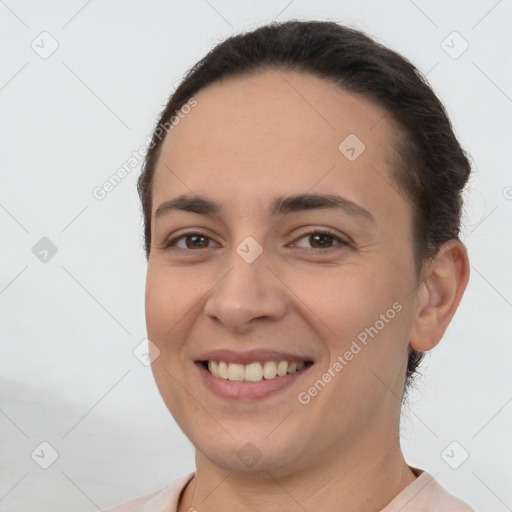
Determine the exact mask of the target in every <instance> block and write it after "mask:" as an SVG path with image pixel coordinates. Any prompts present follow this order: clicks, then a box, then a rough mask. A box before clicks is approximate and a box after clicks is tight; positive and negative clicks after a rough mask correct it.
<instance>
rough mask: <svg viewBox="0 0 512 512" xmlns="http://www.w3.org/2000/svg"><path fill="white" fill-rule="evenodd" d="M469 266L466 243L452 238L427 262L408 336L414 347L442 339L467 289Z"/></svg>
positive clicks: (421, 348)
mask: <svg viewBox="0 0 512 512" xmlns="http://www.w3.org/2000/svg"><path fill="white" fill-rule="evenodd" d="M469 268H470V265H469V260H468V255H467V250H466V247H465V246H464V244H463V243H462V242H460V241H459V240H455V239H454V240H449V241H448V242H445V243H444V244H443V245H442V246H441V248H440V250H439V252H438V254H437V256H436V257H435V258H434V259H433V260H432V261H431V262H429V264H428V268H427V269H426V277H425V278H424V280H423V282H422V283H421V284H420V286H419V288H418V292H417V305H416V315H415V320H414V324H413V327H412V330H411V334H410V337H409V344H410V346H411V347H412V348H413V349H415V350H417V351H419V352H425V351H428V350H431V349H432V348H434V347H435V346H436V345H437V344H438V343H439V342H440V341H441V338H442V337H443V334H444V332H445V331H446V328H447V327H448V324H449V323H450V321H451V319H452V318H453V315H454V314H455V311H456V310H457V308H458V306H459V304H460V301H461V299H462V296H463V294H464V291H465V289H466V286H467V283H468V280H469Z"/></svg>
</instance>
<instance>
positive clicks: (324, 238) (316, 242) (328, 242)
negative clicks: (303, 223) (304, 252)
mask: <svg viewBox="0 0 512 512" xmlns="http://www.w3.org/2000/svg"><path fill="white" fill-rule="evenodd" d="M303 239H306V240H307V244H308V245H309V247H304V246H302V245H299V244H297V243H294V244H293V245H297V246H298V247H303V248H306V249H309V248H312V249H324V250H329V249H333V248H335V247H336V246H338V245H340V246H346V245H348V243H347V242H346V241H345V240H343V239H342V238H340V237H339V236H337V235H334V234H331V233H329V232H322V231H310V232H308V233H304V234H302V236H301V237H300V238H299V239H298V240H303ZM333 241H336V243H334V244H333Z"/></svg>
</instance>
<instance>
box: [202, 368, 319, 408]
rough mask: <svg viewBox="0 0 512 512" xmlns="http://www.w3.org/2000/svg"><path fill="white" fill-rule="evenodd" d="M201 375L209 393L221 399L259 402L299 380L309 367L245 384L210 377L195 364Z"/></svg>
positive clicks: (207, 372) (205, 370)
mask: <svg viewBox="0 0 512 512" xmlns="http://www.w3.org/2000/svg"><path fill="white" fill-rule="evenodd" d="M196 366H197V367H198V369H199V373H200V374H201V379H202V380H203V383H204V384H205V385H206V387H207V388H208V389H210V391H212V392H213V393H215V394H216V395H217V396H220V397H222V398H230V399H235V400H237V399H238V400H259V399H261V398H266V397H267V396H269V395H271V394H273V393H277V392H278V391H280V390H282V389H285V388H287V387H288V386H290V385H291V384H292V383H293V382H295V381H296V380H297V379H300V377H301V376H302V374H303V373H305V372H307V370H308V368H310V367H309V366H306V367H305V368H303V369H302V370H301V371H299V372H294V373H288V374H286V375H283V376H282V377H274V378H273V379H268V380H266V379H263V380H260V381H259V382H246V381H236V380H226V379H222V378H220V377H215V376H214V375H212V374H211V373H210V372H209V371H208V370H207V369H206V368H205V367H204V366H203V365H202V363H196Z"/></svg>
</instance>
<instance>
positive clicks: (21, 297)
mask: <svg viewBox="0 0 512 512" xmlns="http://www.w3.org/2000/svg"><path fill="white" fill-rule="evenodd" d="M290 18H303V19H306V18H316V19H333V20H335V21H339V22H344V23H347V24H349V25H351V26H353V27H358V28H361V29H363V30H365V31H367V32H368V33H369V34H370V35H372V36H374V37H376V38H377V39H379V40H380V41H382V42H383V43H385V44H387V45H389V46H390V47H392V48H394V49H396V50H398V51H399V52H400V53H402V54H403V55H405V56H406V57H408V58H409V59H411V60H412V61H413V62H414V63H415V64H416V65H417V66H418V67H419V68H420V69H421V70H422V71H423V72H424V73H427V74H428V79H429V81H430V83H431V84H432V86H433V88H434V90H435V91H436V92H437V94H438V95H439V96H440V98H441V100H442V101H443V102H444V103H445V105H446V106H447V109H448V112H449V115H450V117H451V118H452V121H453V123H454V127H455V130H456V133H457V134H458V136H459V138H460V141H461V143H462V144H463V146H464V147H465V148H466V149H467V150H468V151H469V152H470V153H471V155H472V156H473V159H474V175H473V177H472V179H471V182H470V188H469V191H468V194H467V208H466V211H465V217H464V221H465V228H464V232H463V240H464V241H465V243H466V244H467V246H468V249H469V253H470V258H471V263H472V275H471V279H470V282H469V286H468V289H467V292H466V294H465V297H464V299H463V301H462V304H461V306H460V308H459V311H458V312H457V314H456V316H455V319H454V320H453V322H452V323H451V325H450V327H449V328H448V331H447V333H446V336H445V338H444V340H443V341H442V342H441V344H440V345H439V346H438V347H436V348H435V349H434V350H433V351H432V352H431V353H429V357H427V360H426V361H425V364H424V365H423V366H422V368H423V372H424V377H423V378H422V379H421V381H420V382H419V383H418V389H417V391H416V392H415V393H413V395H412V397H411V403H410V407H409V408H407V409H404V417H403V422H402V429H403V430H402V444H403V449H404V453H405V456H406V460H407V461H408V462H409V464H411V465H414V466H417V467H420V468H423V469H426V470H427V471H429V472H430V473H432V474H433V475H435V477H436V478H437V479H438V481H440V482H441V484H442V485H444V486H445V487H446V488H448V489H449V490H450V492H452V493H453V494H456V495H457V496H459V497H461V498H462V499H464V500H465V501H467V502H468V503H469V504H470V505H471V506H473V507H474V508H475V509H477V510H478V511H480V512H485V511H491V510H492V511H493V512H501V511H506V510H512V486H511V485H510V484H511V480H512V478H511V475H512V443H511V441H510V431H511V428H510V427H511V423H512V421H511V420H512V389H511V383H510V371H511V359H512V358H511V354H512V344H511V343H510V341H511V335H510V328H511V327H512V322H511V313H512V309H511V308H512V292H511V291H510V290H511V289H512V272H510V254H511V252H512V237H511V230H510V225H511V222H510V221H511V219H512V188H511V187H512V172H511V167H510V148H511V141H512V129H511V123H510V119H511V115H512V99H511V97H512V74H511V73H510V55H511V54H512V38H511V36H510V26H511V22H512V3H511V2H510V1H509V0H508V1H507V0H502V1H496V0H485V1H471V2H469V1H462V0H460V1H456V2H445V1H444V0H443V1H440V0H437V1H430V2H427V1H426V0H415V1H414V2H413V1H412V0H400V1H399V0H396V1H393V2H379V1H377V0H375V1H361V0H351V1H348V0H346V1H343V2H335V1H320V2H319V1H317V2H315V3H313V2H306V1H300V0H294V1H291V2H290V0H283V1H273V2H270V1H263V2H255V1H243V2H235V1H234V0H231V1H230V0H208V1H207V0H192V1H190V2H177V1H168V2H164V1H157V0H151V1H145V2H142V1H120V0H111V1H103V2H102V1H100V0H92V1H88V2H86V1H84V0H73V1H67V2H64V1H60V2H59V1H47V2H36V1H25V2H22V1H15V0H6V1H0V24H1V25H0V26H1V36H0V37H1V39H0V44H1V55H2V65H1V68H0V108H1V114H0V115H1V117H0V119H1V150H2V151H1V155H2V158H1V164H0V166H1V176H2V181H1V187H0V227H1V234H2V236H1V242H0V243H1V247H0V326H1V339H0V342H1V359H0V370H1V388H0V398H1V408H0V442H1V446H0V457H1V459H0V510H1V511H2V512H8V511H9V512H11V511H18V510H23V511H26V510H34V509H37V510H39V511H41V512H45V511H52V512H54V511H55V510H64V509H65V510H76V511H84V512H87V511H94V510H98V509H103V508H106V507H107V506H112V505H114V504H116V503H119V502H122V501H125V500H128V499H130V498H133V497H136V496H140V495H142V494H145V493H149V492H152V491H154V490H156V489H159V488H161V487H163V486H164V485H167V484H168V483H169V482H170V481H172V480H174V479H175V478H177V477H178V476H181V475H184V474H186V473H188V472H189V471H192V470H193V469H194V459H193V449H192V446H191V444H190V443H189V442H188V440H187V439H186V438H185V436H184V435H183V434H182V433H181V431H180V430H179V429H178V428H177V426H176V425H175V424H174V421H173V419H172V417H171V416H170V414H169V413H168V411H167V409H166V407H165V405H164V404H163V402H162V400H161V398H160V395H159V394H158V391H157V389H156V386H155V384H154V382H153V379H152V375H151V372H150V369H149V368H148V367H146V366H144V365H143V364H142V363H141V362H139V360H138V359H137V358H136V357H135V356H134V354H133V350H134V349H135V347H137V346H138V345H139V344H140V343H141V341H142V340H144V338H145V322H144V280H145V268H146V263H145V259H144V254H143V250H142V238H141V232H142V222H141V215H140V207H139V202H138V197H137V194H136V190H135V182H136V178H137V176H138V174H139V171H140V165H138V166H137V167H136V168H135V169H134V170H133V171H132V172H131V173H130V174H129V175H128V176H127V177H126V178H125V179H124V180H123V181H122V182H121V183H120V184H119V185H118V186H117V187H116V188H115V189H114V190H113V191H111V192H110V193H109V194H108V195H107V197H105V199H103V200H97V199H95V198H94V197H93V195H92V191H93V189H94V188H95V187H97V186H101V185H102V184H103V183H104V182H105V181H106V180H107V179H108V178H109V177H110V176H111V175H112V174H113V173H114V172H115V171H116V170H117V169H118V168H119V167H121V166H122V165H123V164H125V163H126V162H127V161H128V159H129V158H130V156H131V155H132V153H133V151H135V150H137V149H138V148H140V147H141V146H142V145H143V144H145V143H146V140H147V137H148V135H149V134H150V131H151V128H152V127H153V125H154V122H155V121H156V117H157V115H158V114H159V112H160V110H161V108H162V107H163V105H164V104H165V102H166V100H167V98H168V95H169V93H170V92H171V90H172V89H173V83H174V82H175V81H176V80H178V79H179V78H180V77H181V76H182V74H183V73H184V72H185V71H186V70H187V69H188V68H189V67H190V66H191V65H192V64H194V63H195V62H196V61H197V60H198V59H199V58H201V57H202V56H203V55H204V54H205V53H206V52H207V51H208V50H209V49H210V48H211V47H212V46H213V45H214V44H216V43H217V42H219V41H220V40H221V39H223V38H225V37H227V36H229V35H231V34H233V33H238V32H240V31H242V30H244V29H248V28H252V27H256V26H257V25H259V24H261V23H263V22H268V21H270V20H272V19H276V20H286V19H290ZM44 31H46V32H48V33H49V34H50V35H51V37H49V36H45V35H43V36H40V34H41V33H42V32H44ZM453 31H457V32H458V33H459V34H460V36H462V38H464V40H465V41H467V43H468V44H469V47H468V49H467V50H466V51H465V52H464V53H462V54H461V55H460V56H458V58H453V56H454V54H457V53H459V52H460V50H461V49H463V46H462V45H463V44H464V42H463V40H462V39H461V38H459V37H458V36H456V35H455V36H454V35H453V34H452V32H453ZM447 37H448V39H447ZM51 38H53V39H55V40H56V41H57V42H58V45H59V46H58V48H57V50H56V51H55V52H54V53H53V54H52V55H51V56H49V57H48V58H46V59H43V58H42V57H41V56H40V53H41V52H43V53H44V51H48V50H49V49H51V44H52V40H51ZM443 41H445V43H443ZM32 45H33V46H34V47H35V48H37V49H38V51H39V52H40V53H37V52H36V51H35V50H34V49H33V48H32ZM450 47H451V49H449V48H450ZM445 50H447V51H450V52H451V53H452V56H450V55H449V54H448V53H447V52H446V51H445ZM42 237H48V238H49V239H50V240H51V241H52V242H53V244H55V245H56V246H57V248H58V252H57V254H56V255H55V256H53V257H51V258H50V257H49V256H48V257H47V259H48V261H46V262H42V261H40V259H38V258H37V257H36V255H35V254H34V253H33V252H32V248H33V246H34V245H35V244H36V243H37V242H38V241H39V240H40V239H41V238H42ZM40 256H41V257H42V255H40ZM453 441H456V443H458V444H456V445H453V446H452V447H450V448H449V449H448V453H449V455H450V456H451V459H452V460H460V459H461V457H463V455H464V450H465V451H467V452H468V454H469V458H468V459H467V460H466V461H465V462H464V463H463V464H462V465H461V466H460V467H459V468H458V469H452V468H451V467H450V466H449V464H448V463H447V462H446V459H447V458H446V456H445V458H444V459H443V457H442V455H441V454H442V453H443V451H444V450H445V448H446V447H447V446H448V445H450V443H452V442H453ZM42 442H47V443H49V444H50V445H51V446H52V447H53V448H54V449H55V450H56V451H57V452H58V454H59V456H58V458H57V459H56V460H55V462H54V463H53V464H52V465H51V466H50V467H49V468H48V469H46V470H45V469H42V468H41V467H40V466H39V464H43V465H44V464H45V463H49V462H51V457H52V451H51V449H50V448H48V446H46V445H42V446H40V443H42ZM452 449H453V451H452ZM34 450H35V452H34V454H33V458H32V457H31V453H32V452H33V451H34ZM451 463H452V465H453V464H454V463H453V462H452V461H451Z"/></svg>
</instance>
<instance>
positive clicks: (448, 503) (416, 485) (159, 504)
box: [106, 468, 475, 512]
mask: <svg viewBox="0 0 512 512" xmlns="http://www.w3.org/2000/svg"><path fill="white" fill-rule="evenodd" d="M413 469H414V470H415V473H416V474H418V473H421V474H420V475H419V476H418V478H416V480H414V482H412V483H411V484H409V485H408V486H407V487H406V488H405V489H404V490H403V491H402V492H401V493H400V494H399V495H398V496H395V498H393V499H392V500H391V502H390V503H388V504H387V505H386V506H385V507H384V508H383V509H382V510H381V511H380V512H475V511H474V510H473V509H472V508H471V507H469V506H468V505H467V504H466V503H464V502H463V501H461V500H459V499H458V498H456V497H455V496H453V495H452V494H449V493H448V492H447V491H446V490H445V489H444V488H443V487H441V485H439V483H438V482H437V481H436V480H434V477H433V476H432V475H431V474H430V473H427V472H426V471H423V470H421V469H418V468H413ZM193 476H194V473H190V474H188V475H186V476H182V477H180V478H178V479H176V480H174V481H173V482H172V483H170V484H169V485H168V486H167V487H164V488H163V489H161V490H159V491H156V492H154V493H152V494H149V495H147V496H143V497H142V498H137V499H136V500H132V501H128V502H126V503H123V504H121V505H118V506H117V507H114V508H112V509H108V510H107V511H106V512H177V509H178V500H179V497H180V494H181V492H182V491H183V490H184V489H185V486H186V485H187V483H188V482H189V481H190V480H191V479H192V477H193Z"/></svg>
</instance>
